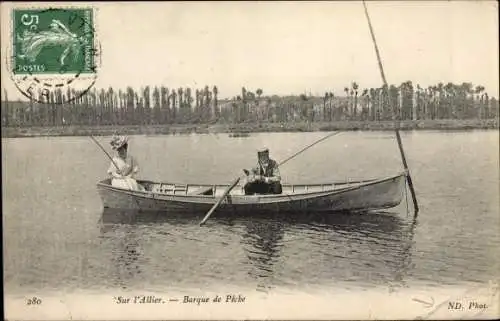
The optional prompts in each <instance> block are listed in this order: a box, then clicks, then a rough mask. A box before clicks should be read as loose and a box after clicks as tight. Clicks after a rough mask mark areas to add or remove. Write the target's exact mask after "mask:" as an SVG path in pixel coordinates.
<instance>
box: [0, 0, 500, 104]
mask: <svg viewBox="0 0 500 321" xmlns="http://www.w3.org/2000/svg"><path fill="white" fill-rule="evenodd" d="M44 5H48V4H44V3H22V4H21V3H8V2H2V3H1V28H2V29H1V35H2V37H1V50H2V51H1V53H2V59H1V68H2V69H1V70H2V94H3V89H4V88H5V89H6V90H7V93H8V95H9V99H16V98H21V97H22V96H21V95H20V94H19V92H18V90H17V89H16V87H14V86H13V83H12V80H11V79H10V78H9V71H8V70H7V68H6V59H5V57H6V55H7V53H8V50H9V48H10V46H11V45H12V44H11V34H12V30H11V23H10V17H11V10H12V8H14V7H23V6H24V7H26V6H27V7H43V6H44ZM52 6H54V5H53V4H52ZM56 6H58V7H61V6H62V7H64V6H78V7H89V6H91V7H94V8H95V9H96V27H95V28H96V33H97V37H98V40H99V42H100V44H101V49H102V53H101V54H102V57H101V59H102V61H101V63H102V65H101V67H100V69H99V71H98V78H97V82H96V84H95V87H97V88H108V87H109V86H112V87H113V88H115V89H119V88H122V89H124V88H126V87H127V86H132V87H134V88H140V87H142V86H146V85H150V86H155V85H156V86H160V85H163V86H167V87H169V88H172V87H175V88H179V87H192V88H202V87H204V86H205V85H209V86H210V87H212V86H213V85H217V87H218V89H219V97H220V98H225V97H233V96H236V95H238V94H240V93H241V87H242V86H245V87H246V88H247V89H248V90H251V91H255V90H256V89H257V88H262V89H263V91H264V95H272V94H277V95H289V94H301V93H304V92H306V93H309V92H311V93H312V94H313V95H315V94H316V95H323V94H324V92H325V91H333V92H334V94H337V95H342V94H343V88H344V87H345V86H349V85H350V84H351V82H352V81H356V82H357V83H358V84H359V86H360V88H361V89H363V88H370V87H379V86H381V84H382V80H381V77H380V72H379V69H378V65H377V60H376V56H375V51H374V48H373V42H372V40H371V37H370V32H369V28H368V24H367V20H366V17H365V15H364V9H363V4H362V3H361V2H357V1H346V2H342V1H335V2H303V3H299V2H265V3H263V2H141V3H118V2H109V3H103V2H99V3H91V2H88V3H80V2H78V3H76V2H75V3H59V4H57V5H56ZM367 6H368V11H369V14H370V18H371V20H372V24H373V27H374V31H375V35H376V38H377V42H378V45H379V48H380V53H381V56H382V60H383V65H384V69H385V73H386V77H387V81H388V82H389V83H390V84H400V83H401V82H403V81H407V80H411V81H412V82H413V83H414V84H417V83H418V84H420V85H421V86H423V87H427V86H429V85H435V84H437V83H438V82H443V83H447V82H454V83H462V82H472V83H473V84H475V85H478V84H481V85H483V86H484V87H485V88H486V91H487V92H488V93H489V94H491V95H493V96H495V97H498V91H499V73H498V70H499V62H498V60H499V52H498V14H497V10H498V4H497V2H496V1H457V2H453V1H451V2H448V1H446V2H440V1H423V2H418V1H408V2H397V1H382V2H378V1H367Z"/></svg>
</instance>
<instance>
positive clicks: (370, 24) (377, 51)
mask: <svg viewBox="0 0 500 321" xmlns="http://www.w3.org/2000/svg"><path fill="white" fill-rule="evenodd" d="M363 6H364V8H365V15H366V19H367V20H368V27H369V28H370V34H371V37H372V40H373V46H374V47H375V54H376V55H377V61H378V67H379V69H380V75H381V77H382V81H383V82H384V85H385V89H386V91H387V93H388V94H389V92H388V90H389V87H388V85H387V79H386V78H385V73H384V67H383V66H382V59H381V58H380V52H379V50H378V46H377V41H376V40H375V33H374V32H373V27H372V23H371V21H370V16H369V15H368V9H367V7H366V3H365V1H363ZM389 107H390V108H391V109H392V118H393V120H394V130H395V131H396V140H397V141H398V147H399V152H400V153H401V160H402V161H403V167H404V169H405V171H406V173H407V181H408V186H409V187H410V192H411V198H412V199H413V207H414V209H415V217H416V216H417V213H418V202H417V196H416V194H415V189H414V188H413V182H412V180H411V175H410V170H409V169H408V164H407V163H406V157H405V152H404V150H403V142H402V141H401V136H400V135H399V121H398V119H397V117H396V111H395V110H394V107H393V106H392V101H391V99H390V97H389Z"/></svg>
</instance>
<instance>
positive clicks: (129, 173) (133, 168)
mask: <svg viewBox="0 0 500 321" xmlns="http://www.w3.org/2000/svg"><path fill="white" fill-rule="evenodd" d="M110 144H111V147H112V148H113V149H114V150H116V154H117V155H116V156H115V157H113V162H111V164H110V166H109V169H108V174H109V175H111V185H112V186H114V187H119V188H124V189H129V190H135V191H144V187H143V186H142V185H140V184H138V183H137V181H136V180H135V178H134V177H135V175H136V174H137V173H138V172H139V166H138V164H137V162H136V160H135V159H134V158H133V157H132V156H130V155H128V153H127V150H128V137H126V136H113V138H112V139H111V142H110ZM115 164H116V166H115ZM117 166H118V168H116V167H117Z"/></svg>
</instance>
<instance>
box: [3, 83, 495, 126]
mask: <svg viewBox="0 0 500 321" xmlns="http://www.w3.org/2000/svg"><path fill="white" fill-rule="evenodd" d="M484 89H485V88H484V87H483V86H480V85H477V86H474V85H473V84H471V83H462V84H460V85H457V84H453V83H448V84H446V85H445V84H443V83H439V84H437V85H435V86H429V87H427V88H422V87H420V86H419V85H416V86H414V85H413V83H412V82H411V81H407V82H404V83H402V84H401V85H399V86H395V85H390V86H389V88H385V87H380V88H369V89H363V90H360V89H359V85H358V84H357V83H356V82H352V83H351V85H350V86H348V87H345V88H344V92H343V93H342V96H337V95H334V93H333V92H326V93H325V94H324V96H322V97H317V96H311V95H306V94H301V95H296V96H285V97H283V96H276V95H274V96H263V93H264V92H263V90H262V89H260V88H259V89H256V90H255V92H253V91H250V90H247V89H246V88H245V87H243V88H242V90H241V94H239V95H237V96H235V97H233V98H232V99H224V100H219V98H218V95H219V92H218V88H217V86H213V87H212V88H210V87H209V86H205V87H204V88H200V89H195V90H194V91H193V90H192V89H191V88H178V89H172V88H166V87H163V86H161V87H157V86H155V87H150V86H146V87H145V88H142V89H141V90H139V91H137V90H134V89H133V88H132V87H128V88H126V89H125V90H124V91H122V90H121V89H120V90H115V89H113V88H111V87H110V88H108V89H107V90H104V89H100V90H97V89H95V88H94V89H91V90H90V91H88V92H87V93H85V94H82V93H79V92H76V91H74V90H57V91H55V92H53V93H51V94H50V95H49V96H44V95H42V94H41V93H39V94H38V98H37V99H34V100H32V101H28V102H23V101H9V100H8V97H7V93H6V92H5V91H4V97H3V101H2V126H6V127H7V126H20V127H27V126H65V125H161V124H202V123H204V124H207V123H208V124H209V123H242V122H289V121H326V122H329V121H342V120H363V121H379V120H390V119H392V117H393V110H392V109H391V106H392V107H393V108H394V111H395V115H396V117H397V118H398V119H401V120H423V119H490V118H496V117H498V115H499V108H498V100H497V99H496V98H493V97H489V95H488V94H487V93H486V92H485V91H484Z"/></svg>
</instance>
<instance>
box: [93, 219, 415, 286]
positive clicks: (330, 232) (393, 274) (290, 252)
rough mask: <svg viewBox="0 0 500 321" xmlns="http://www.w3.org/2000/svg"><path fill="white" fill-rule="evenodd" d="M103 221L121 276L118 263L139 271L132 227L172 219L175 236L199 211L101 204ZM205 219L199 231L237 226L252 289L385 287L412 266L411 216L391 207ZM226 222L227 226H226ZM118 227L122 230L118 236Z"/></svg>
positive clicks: (189, 228)
mask: <svg viewBox="0 0 500 321" xmlns="http://www.w3.org/2000/svg"><path fill="white" fill-rule="evenodd" d="M102 222H103V225H104V226H107V227H106V228H108V229H112V230H113V229H115V230H118V231H121V232H117V231H115V232H108V233H111V234H112V235H113V237H115V238H118V239H122V240H121V243H120V242H117V241H114V243H116V245H115V247H116V249H114V252H115V253H121V254H120V255H117V257H116V258H115V261H116V263H115V264H117V263H118V262H122V261H123V262H127V264H128V265H127V264H124V263H123V262H122V264H124V265H123V268H122V270H120V271H121V273H122V274H120V276H121V277H122V278H124V276H123V271H127V272H128V273H129V274H127V277H128V278H132V277H134V276H136V275H137V274H138V273H140V269H139V267H140V265H139V264H138V262H137V257H138V256H140V248H139V245H138V242H137V239H135V237H136V236H135V228H139V227H142V228H144V227H145V226H146V225H148V226H152V225H155V228H157V227H158V226H160V224H161V223H168V224H167V225H165V227H167V226H168V228H172V226H177V227H178V228H180V229H181V231H182V233H180V234H179V235H181V236H180V237H182V238H185V239H188V238H187V237H186V235H191V234H192V233H194V231H196V230H197V229H193V226H196V227H197V225H198V223H199V219H197V218H192V217H184V216H182V215H180V216H177V217H176V216H171V215H168V216H167V215H165V214H161V213H160V214H158V213H139V212H123V211H113V210H106V211H105V212H103V216H102ZM210 224H212V227H211V228H212V229H211V230H210V232H207V231H209V229H204V230H202V233H210V234H207V235H205V236H204V237H211V236H214V233H221V231H225V232H227V231H234V233H238V234H240V244H241V247H242V249H243V250H244V254H245V256H244V257H239V258H238V259H237V260H236V262H238V261H239V262H241V264H243V265H242V266H239V267H235V268H238V269H242V268H243V269H246V273H247V275H248V276H249V278H250V279H249V280H253V281H251V282H255V283H256V288H257V290H259V291H264V292H267V291H269V290H270V289H272V288H274V287H276V286H280V285H283V284H285V285H286V284H288V285H290V284H293V285H296V284H297V283H298V282H303V283H304V284H306V285H308V284H317V285H322V284H324V283H325V282H357V283H362V284H365V285H384V286H388V287H389V288H390V289H392V288H395V287H404V286H406V285H407V284H406V283H407V282H408V278H409V276H411V273H412V270H413V264H412V254H413V251H414V241H413V237H414V233H415V229H416V225H417V222H416V221H415V220H413V219H406V218H404V217H402V215H399V214H398V213H392V212H383V211H379V212H369V213H362V214H355V213H337V214H334V215H319V214H311V213H309V214H304V215H296V214H287V213H281V214H280V215H275V216H272V217H264V216H263V215H259V214H258V213H255V215H254V216H252V217H237V216H234V217H231V216H229V217H218V216H214V217H213V218H211V219H210ZM228 226H229V227H231V228H230V229H227V228H225V227H228ZM165 227H162V228H161V229H163V228H165ZM220 227H223V228H222V229H220ZM148 228H149V227H148ZM225 232H222V233H225ZM120 233H121V234H123V236H118V234H120ZM142 233H144V232H142ZM231 233H233V232H231ZM103 234H104V235H106V233H104V232H103ZM218 236H220V235H218ZM214 239H215V238H214ZM186 244H187V243H186ZM186 246H187V245H186ZM192 250H193V249H190V251H192ZM127 259H128V261H127Z"/></svg>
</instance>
